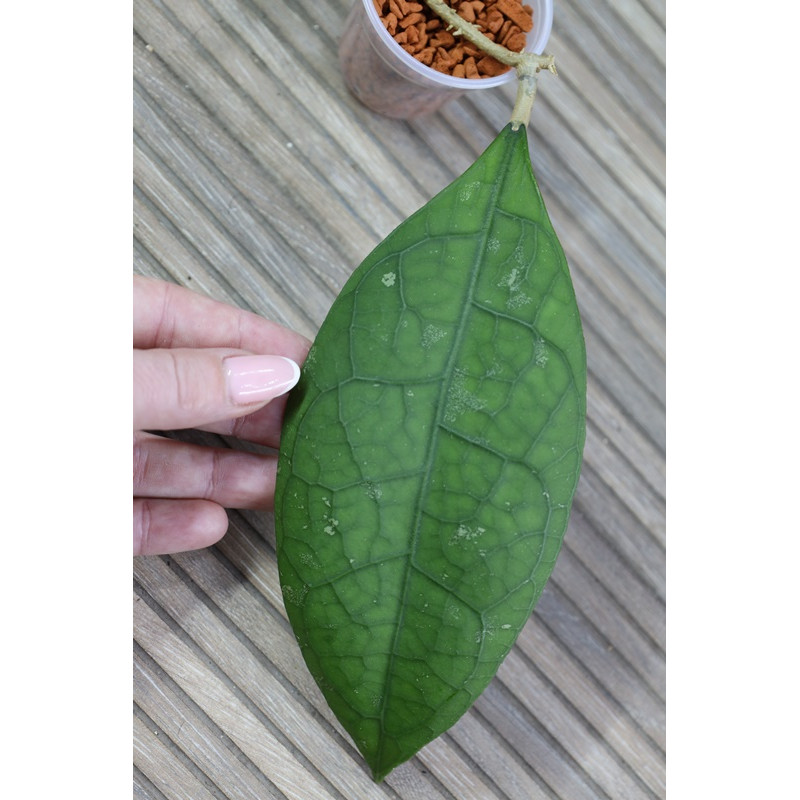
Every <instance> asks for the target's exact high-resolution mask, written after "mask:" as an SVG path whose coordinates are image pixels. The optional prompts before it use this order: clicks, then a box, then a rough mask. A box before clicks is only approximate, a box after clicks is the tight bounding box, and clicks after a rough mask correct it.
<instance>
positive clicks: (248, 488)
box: [133, 433, 277, 510]
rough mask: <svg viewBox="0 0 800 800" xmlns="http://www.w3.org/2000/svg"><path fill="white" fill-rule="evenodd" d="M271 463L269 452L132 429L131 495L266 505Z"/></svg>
mask: <svg viewBox="0 0 800 800" xmlns="http://www.w3.org/2000/svg"><path fill="white" fill-rule="evenodd" d="M276 468H277V458H276V457H275V456H267V455H260V454H256V453H245V452H241V451H238V450H226V449H224V448H214V447H203V446H200V445H194V444H187V443H185V442H177V441H174V440H172V439H165V438H163V437H161V436H154V435H152V434H146V433H137V434H135V435H134V440H133V494H134V497H147V498H168V497H171V498H176V499H181V498H186V499H190V498H192V499H201V500H211V501H213V502H214V503H217V504H219V505H220V506H224V507H225V508H253V509H264V510H269V509H271V508H272V507H273V503H274V500H275V473H276Z"/></svg>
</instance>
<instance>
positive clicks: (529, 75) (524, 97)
mask: <svg viewBox="0 0 800 800" xmlns="http://www.w3.org/2000/svg"><path fill="white" fill-rule="evenodd" d="M425 2H426V3H427V4H428V6H429V7H430V8H431V10H432V11H434V13H436V14H438V15H439V16H440V17H441V18H442V19H443V20H444V21H445V22H446V23H447V25H448V27H449V28H452V29H455V31H456V32H457V33H459V34H461V35H462V36H463V37H464V38H465V39H466V40H467V41H469V42H472V44H474V45H475V46H476V47H480V48H481V50H483V51H484V53H486V54H487V55H489V56H492V58H496V59H497V60H498V61H499V62H500V63H501V64H507V65H508V66H509V67H514V68H515V69H516V71H517V98H516V100H515V101H514V110H513V111H512V112H511V127H512V128H513V129H514V130H517V129H518V128H519V126H520V125H527V124H528V122H529V121H530V118H531V109H532V108H533V101H534V100H535V99H536V86H537V83H538V81H539V72H540V71H541V70H543V69H546V70H548V71H549V72H552V73H553V75H556V74H557V73H556V64H555V59H554V58H553V56H551V55H546V54H545V55H538V54H537V53H515V52H514V51H513V50H509V49H508V48H507V47H503V45H501V44H497V42H493V41H492V40H491V39H489V38H488V37H487V36H485V35H484V34H482V33H481V31H480V29H479V28H478V27H477V26H476V25H473V24H472V23H471V22H467V21H466V20H465V19H463V18H462V17H460V16H459V15H458V14H457V13H456V12H455V11H454V10H453V9H452V8H450V6H448V5H447V3H445V2H444V0H425Z"/></svg>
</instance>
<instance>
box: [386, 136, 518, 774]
mask: <svg viewBox="0 0 800 800" xmlns="http://www.w3.org/2000/svg"><path fill="white" fill-rule="evenodd" d="M504 135H505V136H506V138H507V140H508V138H509V137H510V136H511V135H513V134H511V133H510V132H509V131H505V132H504ZM504 144H505V147H506V151H505V153H504V154H503V159H502V161H501V163H500V165H499V167H498V175H499V176H502V177H501V178H500V179H499V180H496V181H495V182H494V187H493V190H492V195H491V200H490V203H489V208H490V209H491V211H490V216H489V217H488V220H487V221H486V224H485V225H484V229H483V237H482V240H479V242H480V246H479V248H478V249H477V251H476V255H475V261H474V262H473V263H472V266H471V271H472V274H471V276H470V283H469V287H468V289H467V294H466V298H465V301H464V304H463V307H462V313H461V316H460V318H459V321H458V327H457V329H456V334H455V336H454V337H453V340H452V345H451V348H450V353H449V355H448V359H447V363H446V365H445V367H444V374H445V375H452V373H453V369H454V365H455V361H456V358H457V356H458V354H459V353H460V352H461V344H462V342H463V338H464V332H465V330H466V328H467V319H468V318H469V317H470V315H471V313H472V306H473V298H474V294H475V286H476V284H477V281H478V275H479V274H480V263H481V258H482V255H483V253H484V252H485V251H486V243H487V239H488V236H489V230H490V229H491V227H492V223H493V222H494V216H495V214H496V213H497V211H498V209H497V207H496V200H497V197H498V195H499V194H500V190H501V188H502V186H504V185H505V182H506V178H507V174H506V170H507V167H508V162H509V161H510V160H511V158H512V156H513V153H514V150H515V147H516V146H517V145H516V142H515V141H511V142H508V141H506V142H505V143H504ZM463 177H464V176H462V178H463ZM451 385H452V378H451V379H450V380H447V381H442V388H441V390H440V392H439V397H438V404H437V409H436V416H435V418H434V424H433V426H432V434H431V438H430V444H429V446H428V455H427V458H426V461H425V466H424V469H423V470H422V471H421V473H420V488H419V492H418V494H417V501H416V516H415V519H414V524H413V527H412V536H411V547H410V549H409V554H408V559H407V561H406V565H405V571H404V575H403V579H402V587H403V590H402V603H401V608H400V616H399V617H398V620H397V624H396V626H395V633H394V637H393V638H392V646H391V650H390V652H389V661H388V663H387V666H386V677H385V680H384V692H383V696H382V698H381V707H380V739H379V743H378V751H377V755H376V764H377V765H380V763H381V759H382V756H383V749H384V744H385V742H386V736H385V719H386V709H387V705H388V698H389V696H390V688H391V684H392V681H393V677H394V664H395V659H396V657H397V644H398V640H399V637H400V633H401V631H402V629H403V623H404V621H405V614H406V609H407V608H408V592H409V587H410V576H411V570H412V568H413V567H414V565H413V560H414V557H415V556H416V552H417V547H418V545H419V541H420V529H421V524H422V508H423V505H424V501H425V499H426V497H427V493H428V491H429V489H430V477H431V473H432V471H433V464H434V463H435V460H436V454H437V452H438V442H439V438H440V436H441V435H442V434H441V430H442V422H443V419H444V408H445V405H446V400H447V395H448V392H449V391H450V388H451Z"/></svg>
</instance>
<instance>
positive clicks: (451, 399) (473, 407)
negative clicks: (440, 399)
mask: <svg viewBox="0 0 800 800" xmlns="http://www.w3.org/2000/svg"><path fill="white" fill-rule="evenodd" d="M485 407H486V403H484V402H483V400H481V399H480V398H479V397H478V396H477V395H475V394H474V393H473V392H471V391H469V389H467V388H466V379H465V375H464V373H463V372H460V371H458V370H456V373H455V376H454V378H453V383H452V385H451V386H450V389H449V390H448V392H447V405H446V407H445V411H444V421H445V422H448V423H452V422H455V421H456V419H457V418H458V417H459V416H460V415H461V414H463V413H464V412H465V411H480V410H481V409H483V408H485Z"/></svg>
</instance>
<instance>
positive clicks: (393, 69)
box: [339, 0, 553, 119]
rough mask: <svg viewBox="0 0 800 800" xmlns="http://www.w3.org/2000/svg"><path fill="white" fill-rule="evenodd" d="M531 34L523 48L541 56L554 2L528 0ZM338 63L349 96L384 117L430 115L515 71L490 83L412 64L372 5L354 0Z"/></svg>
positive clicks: (504, 80)
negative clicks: (457, 98)
mask: <svg viewBox="0 0 800 800" xmlns="http://www.w3.org/2000/svg"><path fill="white" fill-rule="evenodd" d="M527 2H528V4H529V5H530V6H531V7H532V8H533V29H532V30H531V31H529V32H528V34H527V42H526V46H525V49H526V50H528V51H529V52H532V53H542V52H544V48H545V46H546V44H547V40H548V38H549V37H550V30H551V28H552V25H553V0H527ZM339 62H340V64H341V68H342V72H343V74H344V79H345V82H346V83H347V86H348V88H349V89H350V91H351V92H352V93H353V94H354V95H355V96H356V97H357V98H358V99H359V100H360V101H361V102H362V103H363V104H364V105H365V106H367V107H368V108H371V109H372V110H373V111H376V112H377V113H379V114H383V115H384V116H386V117H394V118H397V119H411V118H413V117H417V116H419V115H420V114H429V113H430V112H432V111H436V109H438V108H440V107H441V106H442V105H444V104H445V103H447V102H449V101H451V100H453V99H455V98H456V97H460V96H461V95H462V94H464V93H465V92H473V91H485V90H486V89H493V88H494V87H496V86H501V85H502V84H504V83H507V82H508V81H510V80H513V78H514V70H509V71H508V72H505V73H503V74H502V75H496V76H494V77H491V78H454V77H453V76H452V75H445V74H444V73H441V72H437V71H436V70H435V69H432V68H431V67H427V66H425V64H423V63H422V62H420V61H417V59H416V58H414V57H413V56H412V55H411V54H410V53H407V52H406V51H405V50H403V48H402V47H400V45H398V44H397V42H395V41H394V39H392V37H391V35H390V34H389V31H387V30H386V28H385V27H384V25H383V23H382V22H381V19H380V17H379V16H378V12H377V11H376V10H375V5H374V3H373V0H355V3H354V5H353V7H352V8H351V9H350V14H349V15H348V17H347V21H346V23H345V27H344V33H343V35H342V38H341V40H340V42H339Z"/></svg>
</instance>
